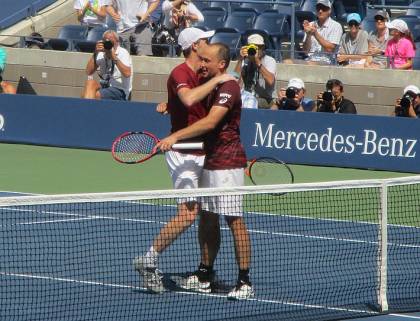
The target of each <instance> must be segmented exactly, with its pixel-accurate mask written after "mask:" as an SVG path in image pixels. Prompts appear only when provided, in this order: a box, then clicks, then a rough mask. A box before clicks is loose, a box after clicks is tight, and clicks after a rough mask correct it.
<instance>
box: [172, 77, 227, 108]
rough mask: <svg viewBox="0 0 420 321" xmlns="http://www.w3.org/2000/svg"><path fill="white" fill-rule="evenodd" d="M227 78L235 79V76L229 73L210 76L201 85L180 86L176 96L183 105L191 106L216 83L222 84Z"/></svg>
mask: <svg viewBox="0 0 420 321" xmlns="http://www.w3.org/2000/svg"><path fill="white" fill-rule="evenodd" d="M228 80H235V77H233V76H232V75H229V74H223V75H220V76H217V77H214V78H211V79H210V80H209V81H207V82H206V83H204V84H202V85H201V86H198V87H195V88H186V87H184V88H181V89H179V90H178V97H179V99H180V100H181V101H182V103H183V104H184V105H185V106H187V107H191V106H192V105H194V104H196V103H198V102H200V101H201V100H203V99H204V98H206V97H207V96H208V95H209V94H210V92H211V91H212V90H213V89H214V88H216V86H217V85H219V84H222V83H224V82H226V81H228Z"/></svg>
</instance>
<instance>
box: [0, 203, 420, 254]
mask: <svg viewBox="0 0 420 321" xmlns="http://www.w3.org/2000/svg"><path fill="white" fill-rule="evenodd" d="M8 210H11V211H16V212H34V211H33V210H30V209H16V208H8ZM38 213H39V212H38ZM42 213H44V214H50V215H63V216H73V217H74V216H76V217H81V218H85V219H91V220H94V219H108V220H117V221H129V222H140V223H152V224H160V225H165V224H166V223H167V222H166V221H165V222H162V221H154V220H140V219H130V218H120V217H113V216H102V215H82V214H74V213H65V212H55V211H45V212H42ZM57 221H59V220H57ZM63 221H65V220H63ZM50 222H51V223H54V222H55V221H54V220H53V221H50ZM24 223H25V225H30V224H31V222H24ZM22 224H23V223H16V224H14V225H22ZM32 224H37V222H32ZM1 227H3V225H1ZM191 227H197V226H196V225H195V224H193V225H191ZM221 230H229V228H227V227H221ZM249 231H250V232H252V233H255V234H267V235H277V236H284V237H301V238H309V239H317V240H326V241H340V242H349V243H362V244H369V245H377V244H378V242H377V241H367V240H357V239H346V238H337V237H328V236H320V235H310V234H297V233H286V232H270V231H264V230H255V229H249ZM388 245H389V246H396V247H402V248H415V249H417V248H419V249H420V245H414V244H400V243H388Z"/></svg>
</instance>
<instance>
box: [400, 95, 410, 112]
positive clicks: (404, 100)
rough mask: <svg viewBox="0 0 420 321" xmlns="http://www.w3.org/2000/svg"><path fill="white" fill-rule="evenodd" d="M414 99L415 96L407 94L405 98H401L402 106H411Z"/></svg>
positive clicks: (405, 107)
mask: <svg viewBox="0 0 420 321" xmlns="http://www.w3.org/2000/svg"><path fill="white" fill-rule="evenodd" d="M412 101H413V98H412V97H411V96H410V95H405V96H403V98H401V102H400V105H401V107H402V108H404V109H407V108H408V107H410V105H411V102H412Z"/></svg>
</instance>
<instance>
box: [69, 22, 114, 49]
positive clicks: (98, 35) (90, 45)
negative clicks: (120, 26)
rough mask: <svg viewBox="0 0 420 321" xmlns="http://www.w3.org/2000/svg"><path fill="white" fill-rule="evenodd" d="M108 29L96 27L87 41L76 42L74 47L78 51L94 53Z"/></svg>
mask: <svg viewBox="0 0 420 321" xmlns="http://www.w3.org/2000/svg"><path fill="white" fill-rule="evenodd" d="M106 30H107V28H106V27H102V26H96V27H94V28H92V29H91V30H89V32H88V35H87V38H86V40H75V41H74V47H75V49H76V50H77V51H82V52H94V51H95V47H96V43H97V42H98V41H99V40H101V39H102V38H103V37H102V36H103V34H104V32H105V31H106Z"/></svg>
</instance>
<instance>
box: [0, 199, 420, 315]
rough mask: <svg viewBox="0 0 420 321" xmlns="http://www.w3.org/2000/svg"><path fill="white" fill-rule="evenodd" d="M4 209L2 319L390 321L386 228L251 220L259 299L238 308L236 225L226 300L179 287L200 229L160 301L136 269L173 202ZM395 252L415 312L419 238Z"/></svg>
mask: <svg viewBox="0 0 420 321" xmlns="http://www.w3.org/2000/svg"><path fill="white" fill-rule="evenodd" d="M0 211H1V215H2V216H1V220H2V221H1V222H2V223H1V235H2V236H1V237H2V239H3V241H2V242H1V245H0V255H1V257H2V258H5V259H4V260H2V263H1V267H0V275H1V280H2V285H3V286H2V287H1V291H0V301H1V302H2V306H3V307H5V309H4V308H3V309H2V311H1V312H0V319H1V320H14V321H17V320H46V319H51V320H65V321H67V320H130V321H131V320H240V319H241V320H277V319H278V320H338V319H344V318H349V317H352V318H354V317H368V316H369V317H370V316H376V315H378V314H379V313H378V312H377V310H376V309H377V303H376V302H377V264H378V263H377V256H378V241H377V239H378V224H376V223H371V222H363V221H360V222H354V221H349V220H345V219H343V220H338V219H330V218H328V219H327V218H326V219H320V218H312V217H302V216H296V215H289V213H284V212H283V213H279V214H280V215H273V214H272V213H261V212H258V213H257V212H247V213H246V214H245V217H246V221H247V226H248V229H249V231H250V234H251V240H252V247H253V262H252V269H251V279H252V282H253V284H254V286H255V291H256V296H255V298H253V299H250V300H246V301H233V302H232V301H229V300H227V299H226V293H227V289H230V288H231V287H233V286H234V284H235V281H236V273H237V268H236V263H235V254H234V250H233V240H232V238H231V235H230V231H229V230H228V228H227V226H226V225H222V227H223V230H222V245H221V250H220V253H219V256H218V259H217V261H216V266H215V269H216V271H217V276H218V279H219V281H218V283H219V288H218V290H217V291H216V293H211V294H201V293H200V294H199V293H194V292H188V291H183V290H181V289H179V288H178V287H177V286H176V284H175V283H174V282H173V280H176V279H177V278H179V277H180V276H182V275H184V274H185V273H186V272H192V271H194V270H195V269H196V267H197V265H198V263H199V246H198V241H197V226H192V227H191V228H190V229H189V230H187V232H186V233H184V234H183V235H182V236H181V237H180V238H179V239H178V240H177V241H176V242H175V243H174V244H173V245H172V246H171V247H169V248H168V250H167V251H166V252H165V253H164V254H163V255H162V256H161V258H160V261H159V264H160V266H159V267H160V268H161V269H162V271H163V272H164V284H165V286H166V288H167V291H166V292H165V293H163V294H161V295H156V294H151V293H148V292H147V291H146V290H145V289H143V288H141V287H140V286H139V284H140V283H139V276H138V274H137V273H136V272H135V271H134V270H133V268H132V260H133V258H134V257H135V256H137V255H140V254H143V253H144V251H145V250H146V249H147V248H148V247H149V246H150V244H151V242H152V240H153V238H154V236H155V235H156V234H157V233H158V232H159V229H160V228H161V227H162V226H163V224H165V222H167V221H168V220H169V219H170V217H171V216H172V215H174V214H175V206H173V205H172V204H170V203H168V204H156V203H153V202H142V201H120V202H105V203H95V204H90V203H86V204H85V203H81V204H78V205H77V206H74V204H58V205H54V204H53V205H49V206H13V207H4V208H1V207H0ZM271 212H272V211H271ZM388 253H389V255H388V262H389V268H388V302H389V305H390V309H395V308H398V309H401V308H404V309H414V308H415V307H416V304H418V302H419V298H420V275H419V271H420V228H419V227H417V226H401V225H390V226H389V228H388ZM395 317H397V316H393V319H392V320H396V319H394V318H395ZM383 318H386V317H383ZM388 318H389V317H388ZM372 320H375V319H372Z"/></svg>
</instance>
